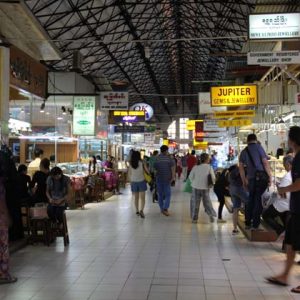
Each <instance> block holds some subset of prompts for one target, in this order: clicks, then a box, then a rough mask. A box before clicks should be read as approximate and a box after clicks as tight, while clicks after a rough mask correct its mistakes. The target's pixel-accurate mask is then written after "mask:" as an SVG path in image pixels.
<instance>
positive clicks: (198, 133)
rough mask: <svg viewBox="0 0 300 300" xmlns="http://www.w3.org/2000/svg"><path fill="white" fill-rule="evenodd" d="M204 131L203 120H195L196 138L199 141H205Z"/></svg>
mask: <svg viewBox="0 0 300 300" xmlns="http://www.w3.org/2000/svg"><path fill="white" fill-rule="evenodd" d="M203 138H204V131H203V121H197V122H195V140H196V141H197V142H203Z"/></svg>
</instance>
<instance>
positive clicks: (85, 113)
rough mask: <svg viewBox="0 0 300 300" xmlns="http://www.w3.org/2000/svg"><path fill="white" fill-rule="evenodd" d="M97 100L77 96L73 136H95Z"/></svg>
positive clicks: (90, 97)
mask: <svg viewBox="0 0 300 300" xmlns="http://www.w3.org/2000/svg"><path fill="white" fill-rule="evenodd" d="M95 115H96V99H95V97H94V96H75V97H74V109H73V134H74V135H83V136H85V135H95Z"/></svg>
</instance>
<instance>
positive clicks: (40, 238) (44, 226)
mask: <svg viewBox="0 0 300 300" xmlns="http://www.w3.org/2000/svg"><path fill="white" fill-rule="evenodd" d="M52 240H53V236H52V233H51V221H50V219H48V218H37V217H33V218H30V235H29V239H28V242H29V243H32V244H34V243H38V242H43V243H44V244H45V245H47V246H50V243H51V241H52Z"/></svg>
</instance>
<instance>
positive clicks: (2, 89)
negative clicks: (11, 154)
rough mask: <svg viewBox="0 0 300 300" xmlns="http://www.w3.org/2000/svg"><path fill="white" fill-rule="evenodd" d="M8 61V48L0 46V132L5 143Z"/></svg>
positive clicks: (7, 108) (7, 109)
mask: <svg viewBox="0 0 300 300" xmlns="http://www.w3.org/2000/svg"><path fill="white" fill-rule="evenodd" d="M9 61H10V55H9V48H7V47H0V128H1V132H0V133H1V138H2V139H3V140H4V141H5V142H6V143H8V119H9V78H10V73H9Z"/></svg>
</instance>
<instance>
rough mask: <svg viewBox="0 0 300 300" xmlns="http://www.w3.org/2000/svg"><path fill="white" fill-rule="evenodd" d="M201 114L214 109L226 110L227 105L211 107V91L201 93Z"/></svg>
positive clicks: (199, 95)
mask: <svg viewBox="0 0 300 300" xmlns="http://www.w3.org/2000/svg"><path fill="white" fill-rule="evenodd" d="M198 102H199V114H200V115H202V114H211V113H212V112H214V111H220V110H225V109H226V107H211V102H210V93H199V94H198Z"/></svg>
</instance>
